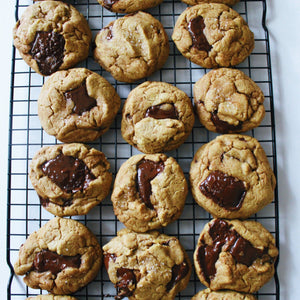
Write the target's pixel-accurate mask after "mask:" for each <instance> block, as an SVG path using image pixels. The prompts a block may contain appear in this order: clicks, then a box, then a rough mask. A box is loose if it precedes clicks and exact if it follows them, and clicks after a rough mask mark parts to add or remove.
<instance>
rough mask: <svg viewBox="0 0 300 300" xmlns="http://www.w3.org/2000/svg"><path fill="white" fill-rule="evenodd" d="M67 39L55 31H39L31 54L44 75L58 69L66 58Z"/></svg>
mask: <svg viewBox="0 0 300 300" xmlns="http://www.w3.org/2000/svg"><path fill="white" fill-rule="evenodd" d="M64 48H65V39H64V37H63V36H62V35H61V34H59V33H57V32H54V31H49V32H47V31H37V33H36V35H35V39H34V41H33V43H32V47H31V50H30V54H31V55H32V57H33V59H35V60H36V62H37V64H38V66H39V70H40V72H41V73H42V74H43V75H50V74H52V73H54V72H55V71H57V70H58V69H59V67H60V65H61V64H62V63H63V59H64Z"/></svg>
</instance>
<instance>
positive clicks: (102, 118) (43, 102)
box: [38, 68, 121, 143]
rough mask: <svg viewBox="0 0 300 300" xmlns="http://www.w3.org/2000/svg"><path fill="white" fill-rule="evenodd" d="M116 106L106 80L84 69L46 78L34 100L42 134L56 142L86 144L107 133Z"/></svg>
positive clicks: (114, 94) (56, 73) (67, 71)
mask: <svg viewBox="0 0 300 300" xmlns="http://www.w3.org/2000/svg"><path fill="white" fill-rule="evenodd" d="M120 104H121V100H120V97H119V96H118V94H117V93H116V91H115V89H114V88H113V86H112V85H111V84H110V83H109V82H108V81H107V80H106V79H104V78H103V77H102V76H100V75H99V74H97V73H94V72H92V71H89V70H87V69H85V68H74V69H70V70H66V71H58V72H55V73H54V74H52V75H51V76H50V77H49V79H48V80H47V81H46V83H45V84H44V85H43V87H42V90H41V93H40V96H39V99H38V115H39V119H40V122H41V124H42V127H43V128H44V130H45V131H46V132H47V133H48V134H50V135H53V136H55V137H56V138H57V139H58V140H60V141H62V142H65V143H70V142H89V141H93V140H95V139H97V138H98V137H99V136H101V135H103V134H104V133H105V132H106V131H107V130H108V129H109V127H110V125H111V123H112V122H113V120H114V118H115V116H116V114H117V112H118V110H119V108H120Z"/></svg>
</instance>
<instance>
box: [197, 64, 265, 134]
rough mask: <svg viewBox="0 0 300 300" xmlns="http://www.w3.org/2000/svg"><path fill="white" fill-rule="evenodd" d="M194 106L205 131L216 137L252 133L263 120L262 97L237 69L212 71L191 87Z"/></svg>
mask: <svg viewBox="0 0 300 300" xmlns="http://www.w3.org/2000/svg"><path fill="white" fill-rule="evenodd" d="M194 104H195V108H196V110H197V114H198V117H199V120H200V122H201V123H202V124H203V125H204V126H205V128H206V129H208V130H210V131H214V132H219V133H235V132H245V131H248V130H251V129H253V128H255V127H257V126H259V124H260V123H261V121H262V120H263V118H264V116H265V108H264V94H263V92H262V90H261V89H260V88H259V86H258V85H257V84H256V83H255V82H254V81H253V80H252V79H250V78H249V77H248V76H247V75H246V74H244V73H243V72H242V71H240V70H237V69H229V68H220V69H215V70H211V71H210V72H208V73H207V74H206V75H204V76H203V77H202V78H201V79H199V80H198V81H197V82H196V83H195V85H194Z"/></svg>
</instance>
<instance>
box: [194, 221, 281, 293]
mask: <svg viewBox="0 0 300 300" xmlns="http://www.w3.org/2000/svg"><path fill="white" fill-rule="evenodd" d="M277 256H278V250H277V248H276V247H275V240H274V237H273V236H272V234H271V233H270V232H269V231H268V230H267V229H265V228H264V227H263V226H262V225H261V224H260V223H258V222H255V221H240V220H222V219H213V220H212V221H210V222H209V223H208V224H206V225H205V227H204V229H203V231H202V232H201V233H200V237H199V240H198V243H197V247H196V250H195V252H194V264H195V269H196V273H197V275H198V277H199V279H200V281H201V282H202V283H203V284H204V285H206V286H207V287H209V288H210V289H211V290H223V289H228V290H235V291H238V292H244V293H255V292H257V291H258V290H259V289H260V288H261V287H262V286H263V285H264V284H265V283H267V282H268V281H269V280H270V279H271V278H272V277H273V275H274V262H275V260H276V258H277Z"/></svg>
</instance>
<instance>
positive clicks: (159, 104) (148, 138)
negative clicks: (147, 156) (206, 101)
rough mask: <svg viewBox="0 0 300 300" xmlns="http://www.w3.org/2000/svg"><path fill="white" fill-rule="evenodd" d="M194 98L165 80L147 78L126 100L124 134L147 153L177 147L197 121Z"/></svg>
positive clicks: (122, 127) (131, 142) (128, 140)
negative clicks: (152, 80)
mask: <svg viewBox="0 0 300 300" xmlns="http://www.w3.org/2000/svg"><path fill="white" fill-rule="evenodd" d="M194 120H195V117H194V113H193V107H192V103H191V100H190V99H189V97H188V96H187V95H186V94H185V93H184V92H183V91H181V90H180V89H178V88H176V87H175V86H173V85H171V84H169V83H165V82H150V81H147V82H144V83H142V84H140V85H139V86H137V87H136V88H135V89H133V90H132V91H131V92H130V93H129V95H128V98H127V100H126V102H125V104H124V107H123V113H122V123H121V131H122V136H123V138H124V139H125V140H126V141H127V142H128V143H129V144H131V145H132V146H134V147H136V148H137V149H138V150H140V151H141V152H144V153H159V152H167V151H170V150H173V149H176V148H178V147H179V146H180V145H181V144H182V143H183V142H184V141H185V140H186V138H187V137H188V135H189V134H190V132H191V130H192V128H193V125H194Z"/></svg>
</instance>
